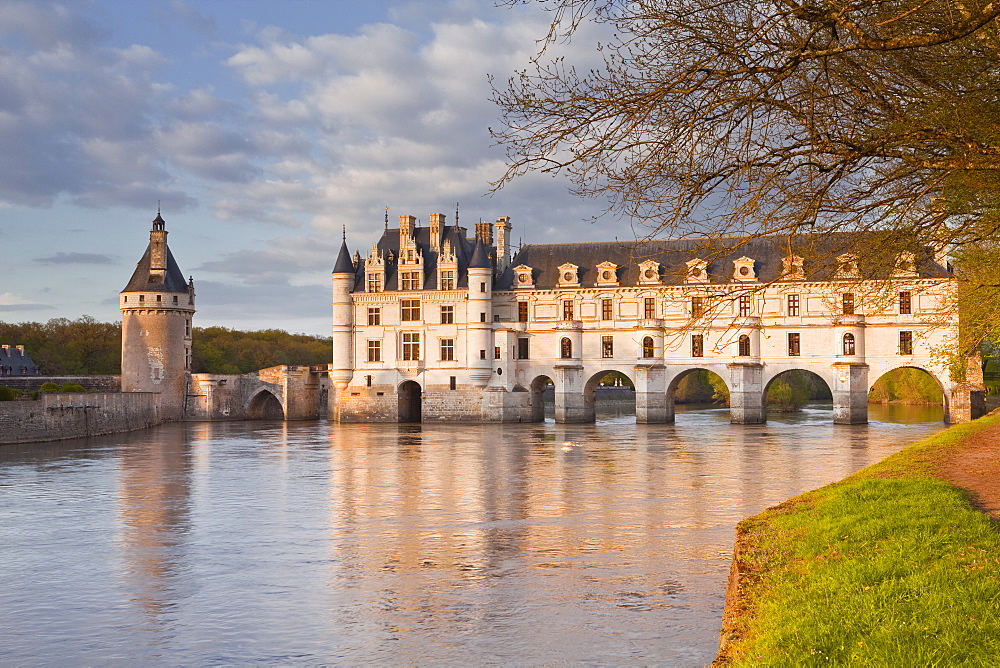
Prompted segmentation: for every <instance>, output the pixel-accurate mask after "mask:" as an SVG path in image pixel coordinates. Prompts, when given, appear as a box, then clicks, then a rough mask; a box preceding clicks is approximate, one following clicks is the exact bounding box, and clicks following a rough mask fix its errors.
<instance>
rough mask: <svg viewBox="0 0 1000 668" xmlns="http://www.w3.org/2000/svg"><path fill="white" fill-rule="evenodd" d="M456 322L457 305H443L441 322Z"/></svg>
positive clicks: (445, 323) (443, 323)
mask: <svg viewBox="0 0 1000 668" xmlns="http://www.w3.org/2000/svg"><path fill="white" fill-rule="evenodd" d="M453 322H455V307H454V306H442V307H441V324H442V325H450V324H451V323H453Z"/></svg>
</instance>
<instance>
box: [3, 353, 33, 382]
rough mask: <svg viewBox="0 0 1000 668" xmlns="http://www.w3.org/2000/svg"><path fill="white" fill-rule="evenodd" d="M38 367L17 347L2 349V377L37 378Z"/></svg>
mask: <svg viewBox="0 0 1000 668" xmlns="http://www.w3.org/2000/svg"><path fill="white" fill-rule="evenodd" d="M38 374H39V369H38V365H37V364H35V363H34V362H33V361H31V357H29V356H28V353H26V352H24V351H23V350H21V349H19V348H16V347H15V346H8V347H6V348H4V347H0V376H37V375H38Z"/></svg>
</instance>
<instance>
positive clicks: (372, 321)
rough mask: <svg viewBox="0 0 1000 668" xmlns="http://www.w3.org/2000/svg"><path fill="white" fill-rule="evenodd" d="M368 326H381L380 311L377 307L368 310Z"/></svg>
mask: <svg viewBox="0 0 1000 668" xmlns="http://www.w3.org/2000/svg"><path fill="white" fill-rule="evenodd" d="M368 324H369V325H372V326H377V325H381V324H382V309H381V308H380V307H378V306H376V307H374V308H369V309H368Z"/></svg>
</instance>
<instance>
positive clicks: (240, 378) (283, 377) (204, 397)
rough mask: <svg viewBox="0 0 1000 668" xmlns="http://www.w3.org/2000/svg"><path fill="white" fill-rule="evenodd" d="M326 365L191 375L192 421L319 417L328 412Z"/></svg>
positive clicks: (189, 409) (189, 405) (188, 413)
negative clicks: (321, 366)
mask: <svg viewBox="0 0 1000 668" xmlns="http://www.w3.org/2000/svg"><path fill="white" fill-rule="evenodd" d="M326 396H327V383H326V368H325V367H323V368H318V369H313V368H310V367H308V366H299V365H289V364H284V365H280V366H273V367H268V368H267V369H261V370H260V371H256V372H253V373H246V374H209V373H195V374H191V382H190V385H189V388H188V396H187V406H186V411H185V415H186V417H187V419H189V420H315V419H317V418H319V417H320V415H323V414H324V403H325V401H326Z"/></svg>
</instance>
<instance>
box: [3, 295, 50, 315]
mask: <svg viewBox="0 0 1000 668" xmlns="http://www.w3.org/2000/svg"><path fill="white" fill-rule="evenodd" d="M53 308H55V307H54V306H49V305H48V304H38V303H32V302H29V301H28V300H26V299H22V298H20V297H18V296H17V295H15V294H14V293H13V292H0V313H3V312H14V311H47V310H52V309H53Z"/></svg>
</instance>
